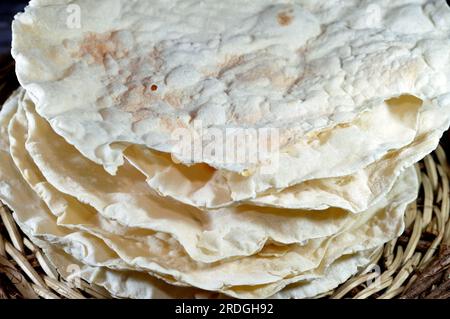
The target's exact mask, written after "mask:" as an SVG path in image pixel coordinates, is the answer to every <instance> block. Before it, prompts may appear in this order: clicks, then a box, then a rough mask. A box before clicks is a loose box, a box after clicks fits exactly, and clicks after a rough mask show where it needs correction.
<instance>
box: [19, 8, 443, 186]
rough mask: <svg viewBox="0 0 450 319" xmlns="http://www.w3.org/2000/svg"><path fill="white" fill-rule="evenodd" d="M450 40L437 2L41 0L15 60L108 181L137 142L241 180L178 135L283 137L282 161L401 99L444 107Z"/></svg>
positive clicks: (22, 22) (41, 103)
mask: <svg viewBox="0 0 450 319" xmlns="http://www.w3.org/2000/svg"><path fill="white" fill-rule="evenodd" d="M449 29H450V9H449V8H448V7H447V5H446V3H445V1H443V0H435V1H424V0H423V1H411V0H410V1H408V0H403V1H402V0H399V1H389V2H385V1H381V0H380V1H356V0H354V1H345V2H339V1H325V0H320V1H308V0H302V1H300V0H298V1H271V0H261V1H248V0H247V1H237V0H232V1H218V0H214V1H206V2H198V1H195V0H179V1H171V2H170V3H168V2H167V1H156V0H155V1H143V0H141V1H138V0H134V1H129V0H108V1H106V0H98V1H95V2H94V1H86V0H85V1H81V0H78V1H68V0H58V1H56V0H53V1H52V0H36V1H31V3H30V6H29V7H27V9H26V11H25V13H23V14H20V15H18V16H17V17H16V20H15V22H14V24H13V51H12V52H13V56H14V57H15V59H16V62H17V74H18V77H19V80H20V82H21V84H22V85H23V86H24V87H25V88H26V89H27V91H29V93H30V95H31V97H32V99H33V101H34V102H35V104H36V106H37V111H38V113H39V114H40V115H41V116H43V117H44V118H45V119H46V120H48V121H49V122H50V124H51V126H52V127H53V129H54V130H55V131H56V132H57V133H58V134H59V135H61V136H63V137H64V138H65V139H66V140H67V141H68V142H69V143H70V144H73V145H75V147H76V148H77V149H78V150H79V151H81V153H82V154H83V155H84V156H86V157H88V158H89V159H91V160H93V161H95V162H97V163H99V164H103V165H104V167H105V168H106V169H107V170H108V171H109V172H110V173H113V174H114V173H115V172H116V169H117V167H118V166H120V165H122V164H123V162H124V159H123V150H124V148H125V147H126V144H129V143H131V144H140V145H145V146H147V147H149V148H152V149H156V150H159V151H163V152H168V153H172V155H174V156H175V157H176V158H178V159H180V160H181V161H182V162H184V163H192V162H205V163H208V164H210V165H212V166H214V167H216V168H223V169H227V170H232V171H236V172H245V170H247V169H249V168H252V167H250V166H251V165H253V164H251V165H250V163H239V162H231V163H230V162H226V161H217V159H216V158H215V157H214V156H212V155H211V156H209V155H208V154H206V156H205V154H203V155H204V156H203V157H202V158H200V159H196V158H191V157H189V156H187V157H186V156H185V155H184V154H182V152H181V149H182V145H180V143H181V142H182V141H180V140H177V139H174V138H173V135H172V134H173V132H174V131H177V130H183V132H190V133H192V134H193V135H194V132H195V133H199V134H200V133H201V135H202V136H205V135H208V133H211V132H212V131H213V130H216V129H226V128H247V129H249V128H255V129H259V128H275V129H277V130H278V131H279V142H280V143H279V145H278V146H277V149H278V150H280V149H281V150H283V149H285V148H289V147H291V146H293V145H296V143H297V142H298V141H299V140H302V139H304V138H305V136H306V134H308V133H311V132H315V131H319V130H322V129H326V128H332V127H334V126H336V125H338V124H340V123H347V122H350V121H352V120H353V119H354V118H355V117H356V116H358V115H359V114H361V113H362V112H363V111H365V110H368V109H372V108H373V107H375V106H377V105H380V104H381V103H383V101H385V100H388V99H390V98H393V97H398V96H400V95H404V94H409V95H414V96H416V97H418V98H420V99H421V100H422V101H423V102H424V103H426V104H427V105H433V106H434V107H440V106H442V105H446V104H448V103H449V99H448V96H447V94H448V92H449V91H450V79H449V76H450V75H449V72H448V69H449V65H450V63H449V57H450V55H449V53H448V52H450V40H449V39H450V37H449V33H450V32H449ZM195 123H201V129H200V128H198V127H197V126H196V125H195ZM385 129H387V128H386V127H383V125H381V126H380V130H385ZM200 130H201V132H199V131H200ZM227 134H228V133H227ZM116 142H124V143H125V146H124V145H123V144H117V143H116ZM202 142H203V143H207V142H205V141H202ZM258 152H259V150H258ZM368 152H373V149H371V150H368ZM336 154H339V149H336ZM302 155H303V156H305V154H304V153H302ZM369 155H371V153H370V154H366V156H369ZM268 156H269V157H270V156H271V155H268ZM336 156H339V155H336ZM359 156H360V157H361V158H363V155H362V154H361V155H359ZM258 159H259V160H260V161H263V160H264V159H265V158H264V156H261V157H258ZM291 162H292V163H291ZM291 162H290V165H291V166H289V170H290V171H296V170H297V169H298V168H299V167H300V166H304V165H305V163H304V162H303V161H295V159H293V160H292V161H291ZM344 163H345V161H344ZM366 164H368V163H366ZM349 173H351V172H346V173H345V174H349ZM333 174H334V176H338V174H340V172H339V171H338V170H336V171H333ZM323 177H326V176H323ZM330 177H332V176H330Z"/></svg>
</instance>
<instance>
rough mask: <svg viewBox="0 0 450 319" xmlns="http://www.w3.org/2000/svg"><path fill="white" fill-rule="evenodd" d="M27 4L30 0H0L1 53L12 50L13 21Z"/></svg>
mask: <svg viewBox="0 0 450 319" xmlns="http://www.w3.org/2000/svg"><path fill="white" fill-rule="evenodd" d="M93 1H95V0H93ZM27 4H28V0H12V1H11V0H0V54H4V53H7V52H8V51H9V50H10V47H11V21H12V19H13V18H14V15H15V14H16V13H17V12H19V11H22V10H23V8H24V7H25V6H26V5H27Z"/></svg>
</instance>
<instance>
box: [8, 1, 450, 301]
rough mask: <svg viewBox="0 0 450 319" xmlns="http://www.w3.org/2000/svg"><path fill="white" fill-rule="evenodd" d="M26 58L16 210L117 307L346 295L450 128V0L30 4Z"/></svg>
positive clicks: (15, 163)
mask: <svg viewBox="0 0 450 319" xmlns="http://www.w3.org/2000/svg"><path fill="white" fill-rule="evenodd" d="M12 53H13V56H14V58H15V60H16V71H17V76H18V78H19V81H20V83H21V86H22V88H20V89H19V90H18V91H16V92H15V93H14V94H13V95H12V96H11V98H10V99H9V100H8V101H7V102H6V104H5V105H4V106H3V109H2V111H1V118H0V130H1V136H0V139H1V140H0V156H1V159H0V168H1V169H0V199H1V200H2V201H3V202H5V203H6V204H7V205H8V206H10V208H11V209H12V210H13V211H14V217H15V219H16V221H17V223H18V224H19V225H20V227H21V229H22V230H23V231H24V232H25V233H26V234H27V235H28V236H29V237H30V238H31V239H32V241H33V242H34V243H35V244H36V245H38V246H39V247H41V248H42V249H43V250H44V252H45V254H46V256H47V257H48V259H49V260H50V262H51V263H52V264H53V265H54V266H55V267H56V269H57V270H58V271H59V272H60V274H61V275H62V276H63V277H65V278H66V279H67V280H74V279H76V278H82V279H83V280H86V281H88V282H90V283H93V284H97V285H100V286H103V287H105V288H106V289H108V290H109V291H110V292H111V293H112V294H113V295H115V296H119V297H132V298H156V297H176V298H181V297H192V296H195V295H198V294H200V295H201V294H204V293H206V295H208V294H209V292H217V293H220V294H224V295H228V296H232V297H238V298H267V297H274V298H306V297H313V296H316V295H318V294H321V293H324V292H326V291H328V290H330V289H333V288H335V287H336V286H338V285H339V284H340V283H342V282H344V281H345V280H347V279H348V278H349V277H350V276H352V275H353V274H355V273H356V272H357V271H358V270H359V269H361V268H362V267H366V266H367V265H368V263H369V262H370V260H371V257H372V256H373V254H374V252H375V251H377V249H379V248H380V247H382V246H383V244H384V243H386V242H388V241H390V240H392V239H394V238H396V237H397V236H399V235H400V234H401V233H402V231H403V228H404V222H403V218H404V213H405V210H406V209H407V206H408V204H409V203H411V202H413V201H414V200H415V199H416V197H417V193H418V187H419V186H418V184H419V183H418V176H417V173H416V171H415V169H414V168H413V166H414V164H415V163H416V162H418V161H419V160H421V159H422V158H423V157H424V156H425V155H427V154H429V153H430V152H432V151H433V150H434V149H435V148H436V147H437V145H438V143H439V139H440V137H441V136H442V134H443V132H444V131H445V130H447V129H448V127H449V124H450V9H449V8H448V7H447V5H446V3H445V1H443V0H434V1H424V0H419V1H418V0H414V1H413V0H396V1H384V0H379V1H359V0H358V1H356V0H354V1H345V2H342V1H325V0H321V1H309V0H290V1H289V0H280V1H272V0H260V1H250V0H239V1H238V0H231V1H219V0H211V1H196V0H174V1H163V0H154V1H145V0H97V1H90V0H76V1H72V0H71V1H69V0H32V1H31V2H30V4H29V6H28V7H27V8H26V9H25V12H24V13H20V14H18V15H17V16H16V19H15V21H14V23H13V49H12ZM267 131H270V132H272V133H273V134H272V133H271V134H270V141H269V142H267V143H262V142H261V140H263V139H262V138H260V136H261V135H264V134H262V133H263V132H267ZM236 132H240V134H241V133H243V136H244V137H245V138H241V139H235V137H236V136H237V135H239V134H236ZM255 136H257V137H258V138H257V139H255ZM238 137H239V136H238ZM230 140H237V141H238V142H236V143H235V144H233V143H230ZM246 142H247V143H246ZM230 145H231V147H230ZM261 145H263V146H264V145H265V146H266V147H260V146H261ZM193 149H194V150H195V149H196V151H192V150H193ZM199 150H200V151H199ZM234 152H237V153H239V152H241V153H242V154H244V155H245V156H235V155H236V154H234ZM230 154H231V155H232V156H229V155H230ZM224 157H226V160H224Z"/></svg>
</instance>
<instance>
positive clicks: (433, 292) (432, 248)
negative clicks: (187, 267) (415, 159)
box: [0, 59, 450, 299]
mask: <svg viewBox="0 0 450 319" xmlns="http://www.w3.org/2000/svg"><path fill="white" fill-rule="evenodd" d="M1 60H2V59H0V64H1ZM4 61H5V60H4V59H3V65H4V67H3V68H2V67H0V102H3V100H4V99H5V98H6V97H7V96H8V95H9V94H10V93H11V91H12V90H13V89H14V87H16V86H17V82H16V80H15V77H14V71H13V70H14V67H13V64H12V62H11V60H9V59H8V63H5V62H4ZM416 168H417V170H419V171H420V176H421V189H420V194H419V197H418V199H417V200H416V202H414V203H413V204H411V205H410V206H409V208H408V210H407V212H406V216H405V222H406V230H405V232H404V233H403V235H402V236H400V237H399V238H397V239H395V240H393V241H391V242H389V243H387V244H386V245H384V247H382V248H380V249H379V250H378V252H377V253H376V254H375V257H374V258H373V260H372V264H371V265H369V266H368V267H366V268H365V269H363V270H362V271H360V272H359V273H358V274H357V275H355V276H354V277H352V278H350V279H349V280H348V281H347V282H346V283H344V284H343V285H341V286H340V287H338V288H337V289H336V290H334V291H329V292H327V293H326V294H323V295H321V296H318V297H323V298H335V299H338V298H356V299H363V298H379V299H390V298H440V299H443V298H450V219H449V210H450V206H449V204H450V201H449V176H450V167H449V165H448V163H447V159H446V155H445V152H444V149H443V148H442V147H441V146H440V147H439V148H438V149H437V150H436V151H435V152H434V153H433V154H431V155H429V156H427V157H426V158H425V159H424V160H423V161H422V162H420V163H419V164H417V166H416ZM0 216H1V219H0V299H1V298H13V299H16V298H27V299H28V298H39V297H40V298H48V299H50V298H51V299H53V298H55V299H56V298H70V299H81V298H111V295H110V294H109V293H108V292H107V291H105V290H104V289H102V288H100V287H96V286H93V285H90V284H89V283H86V282H83V281H81V282H80V281H78V282H77V283H76V285H77V286H75V284H74V283H71V282H66V281H64V280H63V279H62V278H61V277H60V276H59V275H58V273H57V271H56V270H55V269H54V268H53V267H52V266H51V264H50V263H49V262H48V261H47V259H46V257H45V256H44V255H43V253H42V251H41V250H40V249H39V248H37V247H36V246H35V245H34V244H33V243H32V242H31V241H30V240H29V239H28V238H27V237H26V236H25V235H24V234H23V233H22V232H21V231H20V230H19V228H18V227H17V225H16V223H15V221H14V219H13V218H12V212H11V211H10V210H9V209H8V208H6V207H5V206H3V207H0Z"/></svg>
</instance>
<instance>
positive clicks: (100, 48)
mask: <svg viewBox="0 0 450 319" xmlns="http://www.w3.org/2000/svg"><path fill="white" fill-rule="evenodd" d="M127 54H128V51H127V49H126V48H122V47H121V46H120V44H119V43H118V41H117V39H116V37H115V33H114V32H108V33H104V34H98V33H92V32H89V33H88V34H87V35H86V36H85V37H84V39H83V42H82V43H81V45H80V50H79V52H77V53H75V54H74V55H73V56H74V57H77V58H82V57H85V56H90V57H92V59H93V63H97V64H105V58H106V57H107V56H108V55H109V56H111V57H112V58H113V59H121V58H123V57H125V56H127Z"/></svg>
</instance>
